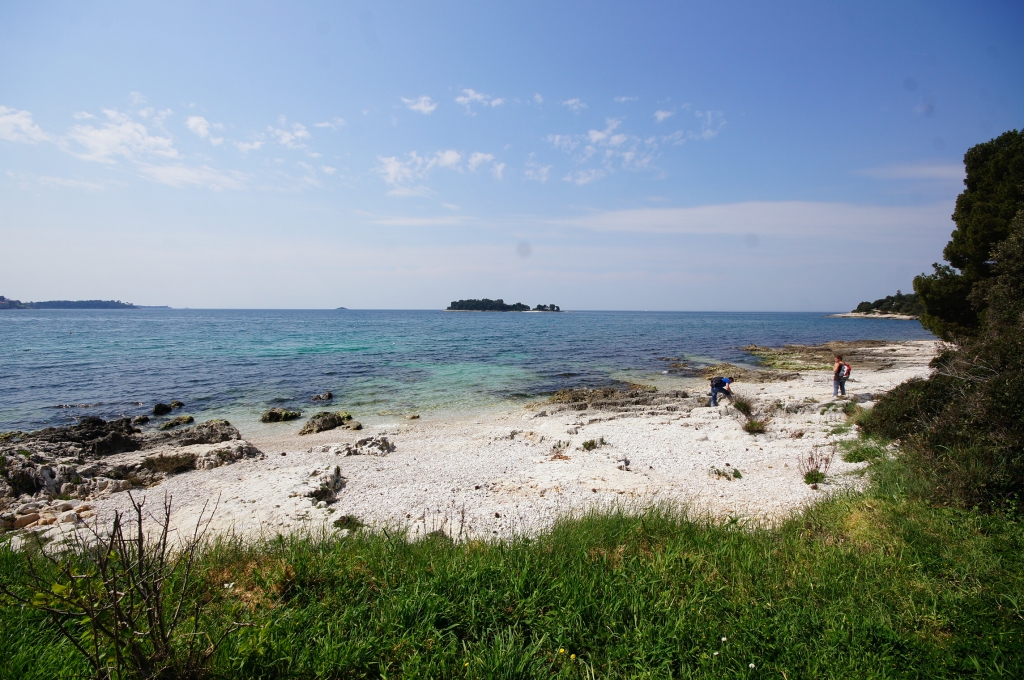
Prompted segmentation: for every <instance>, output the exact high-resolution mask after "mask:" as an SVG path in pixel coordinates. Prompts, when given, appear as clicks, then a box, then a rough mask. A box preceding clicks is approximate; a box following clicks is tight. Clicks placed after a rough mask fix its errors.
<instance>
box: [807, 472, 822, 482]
mask: <svg viewBox="0 0 1024 680" xmlns="http://www.w3.org/2000/svg"><path fill="white" fill-rule="evenodd" d="M824 481H825V473H824V472H822V471H821V470H808V471H807V472H806V473H804V483H805V484H821V483H822V482H824Z"/></svg>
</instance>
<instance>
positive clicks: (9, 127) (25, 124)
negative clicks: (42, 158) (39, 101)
mask: <svg viewBox="0 0 1024 680" xmlns="http://www.w3.org/2000/svg"><path fill="white" fill-rule="evenodd" d="M0 139H3V140H6V141H8V142H22V143H25V144H36V143H37V142H48V141H50V139H51V138H50V135H48V134H46V133H45V132H43V130H42V128H40V127H39V126H38V125H36V124H35V122H34V121H33V120H32V114H31V113H30V112H28V111H19V110H18V109H9V108H7V107H6V106H0Z"/></svg>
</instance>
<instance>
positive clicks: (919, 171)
mask: <svg viewBox="0 0 1024 680" xmlns="http://www.w3.org/2000/svg"><path fill="white" fill-rule="evenodd" d="M854 174H856V175H861V176H863V177H871V178H874V179H900V180H949V181H956V182H959V181H961V180H963V178H964V166H963V165H961V164H959V163H917V164H911V165H889V166H886V167H882V168H866V169H864V170H856V171H854Z"/></svg>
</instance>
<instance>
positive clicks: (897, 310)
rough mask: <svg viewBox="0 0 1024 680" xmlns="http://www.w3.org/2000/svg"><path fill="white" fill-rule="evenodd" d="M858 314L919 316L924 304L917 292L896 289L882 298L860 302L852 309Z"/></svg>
mask: <svg viewBox="0 0 1024 680" xmlns="http://www.w3.org/2000/svg"><path fill="white" fill-rule="evenodd" d="M853 311H854V312H857V313H858V314H906V315H908V316H919V315H920V314H921V312H923V311H924V306H923V305H922V304H921V300H920V299H919V298H918V296H917V293H908V294H906V295H904V294H903V291H899V290H898V291H896V294H895V295H886V296H885V297H884V298H881V299H879V300H875V301H874V302H866V301H865V302H862V303H860V304H859V305H857V308H856V309H854V310H853Z"/></svg>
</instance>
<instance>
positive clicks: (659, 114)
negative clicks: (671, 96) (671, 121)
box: [654, 109, 676, 123]
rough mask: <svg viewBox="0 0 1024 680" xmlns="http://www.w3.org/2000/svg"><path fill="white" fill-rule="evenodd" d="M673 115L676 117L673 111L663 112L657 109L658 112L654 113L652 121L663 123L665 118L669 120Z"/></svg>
mask: <svg viewBox="0 0 1024 680" xmlns="http://www.w3.org/2000/svg"><path fill="white" fill-rule="evenodd" d="M674 115H676V112H675V111H665V110H660V109H659V110H658V111H655V112H654V119H655V120H656V121H658V122H659V123H660V122H662V121H664V120H665V119H666V118H671V117H672V116H674Z"/></svg>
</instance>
